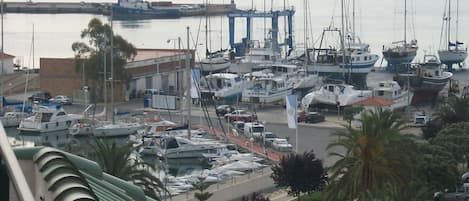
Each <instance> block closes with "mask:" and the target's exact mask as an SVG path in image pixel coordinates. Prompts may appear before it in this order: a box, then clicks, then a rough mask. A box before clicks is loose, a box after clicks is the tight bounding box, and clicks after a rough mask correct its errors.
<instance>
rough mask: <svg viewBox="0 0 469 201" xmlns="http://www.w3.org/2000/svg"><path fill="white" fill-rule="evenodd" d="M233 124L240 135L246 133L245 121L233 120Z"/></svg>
mask: <svg viewBox="0 0 469 201" xmlns="http://www.w3.org/2000/svg"><path fill="white" fill-rule="evenodd" d="M232 125H233V129H234V130H235V131H236V133H237V134H238V135H242V134H243V133H244V121H233V123H232Z"/></svg>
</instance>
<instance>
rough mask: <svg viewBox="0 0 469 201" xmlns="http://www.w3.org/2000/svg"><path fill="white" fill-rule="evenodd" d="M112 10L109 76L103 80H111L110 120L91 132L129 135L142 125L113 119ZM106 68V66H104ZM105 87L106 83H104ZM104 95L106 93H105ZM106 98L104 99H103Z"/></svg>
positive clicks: (113, 135) (111, 135) (99, 134)
mask: <svg viewBox="0 0 469 201" xmlns="http://www.w3.org/2000/svg"><path fill="white" fill-rule="evenodd" d="M112 17H113V16H112V12H111V17H110V23H111V27H110V28H111V38H110V43H111V44H110V45H111V48H110V55H111V77H110V78H108V77H107V75H106V73H105V74H104V76H105V78H104V80H105V82H106V81H110V82H111V111H112V113H113V114H112V122H111V123H106V122H104V123H101V125H99V126H96V127H94V128H93V134H94V135H95V136H97V137H115V136H129V135H131V134H134V133H136V132H137V130H139V129H141V128H142V126H141V125H140V124H139V123H133V122H130V123H129V122H116V121H115V113H116V112H117V110H116V111H114V79H113V78H114V76H115V74H114V58H113V57H112V56H113V55H114V50H113V49H114V31H113V28H112V27H113V26H112ZM105 69H106V68H105ZM104 86H105V87H106V83H105V84H104ZM105 96H107V94H106V93H105ZM105 100H106V99H105Z"/></svg>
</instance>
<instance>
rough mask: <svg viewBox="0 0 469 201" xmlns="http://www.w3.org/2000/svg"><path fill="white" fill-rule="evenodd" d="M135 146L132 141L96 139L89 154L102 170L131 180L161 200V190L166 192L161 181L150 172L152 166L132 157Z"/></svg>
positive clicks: (152, 168)
mask: <svg viewBox="0 0 469 201" xmlns="http://www.w3.org/2000/svg"><path fill="white" fill-rule="evenodd" d="M136 149H137V147H134V146H133V144H132V143H128V144H124V145H118V144H117V143H116V142H114V141H113V142H109V141H105V140H101V139H98V140H96V145H95V146H93V151H92V153H91V154H90V156H91V157H92V158H93V159H94V160H95V161H96V162H97V163H98V164H99V165H100V166H101V167H102V168H103V171H104V172H106V173H108V174H110V175H113V176H116V177H119V178H121V179H123V180H126V181H131V182H132V183H134V184H135V185H137V186H139V187H141V188H142V190H143V191H144V192H145V194H146V195H147V196H150V197H152V198H154V199H157V200H161V199H160V198H159V197H160V195H161V193H162V192H167V190H166V189H165V187H164V185H163V183H162V182H161V181H160V180H159V179H158V178H157V177H155V176H153V174H152V172H155V168H154V166H152V165H151V164H148V163H146V162H143V161H141V160H139V159H136V158H132V153H134V152H135V150H136Z"/></svg>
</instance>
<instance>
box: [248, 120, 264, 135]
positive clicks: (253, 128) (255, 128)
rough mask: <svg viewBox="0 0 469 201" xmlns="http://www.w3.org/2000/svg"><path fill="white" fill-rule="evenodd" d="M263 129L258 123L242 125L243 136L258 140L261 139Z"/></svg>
mask: <svg viewBox="0 0 469 201" xmlns="http://www.w3.org/2000/svg"><path fill="white" fill-rule="evenodd" d="M264 131H265V127H264V125H262V124H261V123H258V122H249V123H245V124H244V135H245V136H246V137H252V138H259V137H262V133H264Z"/></svg>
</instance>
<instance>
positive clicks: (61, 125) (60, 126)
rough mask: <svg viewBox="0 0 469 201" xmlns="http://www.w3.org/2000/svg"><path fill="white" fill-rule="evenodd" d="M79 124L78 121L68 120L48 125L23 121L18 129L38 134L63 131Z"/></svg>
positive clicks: (48, 123)
mask: <svg viewBox="0 0 469 201" xmlns="http://www.w3.org/2000/svg"><path fill="white" fill-rule="evenodd" d="M77 122H78V119H68V120H65V121H53V122H47V123H38V122H30V121H22V122H21V123H20V125H19V127H18V130H20V131H26V132H38V133H45V132H53V131H62V130H67V129H69V128H70V127H71V126H72V125H73V124H76V123H77Z"/></svg>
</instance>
